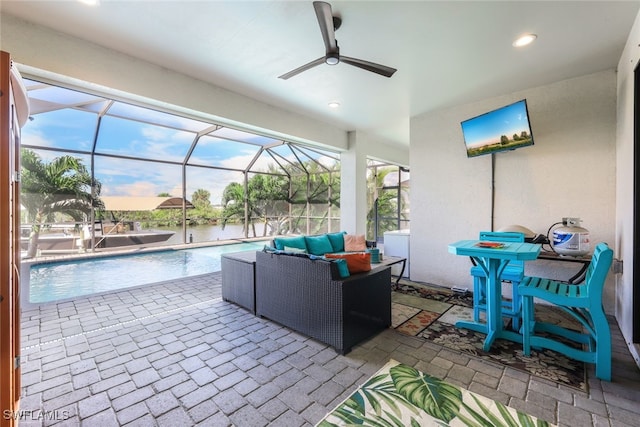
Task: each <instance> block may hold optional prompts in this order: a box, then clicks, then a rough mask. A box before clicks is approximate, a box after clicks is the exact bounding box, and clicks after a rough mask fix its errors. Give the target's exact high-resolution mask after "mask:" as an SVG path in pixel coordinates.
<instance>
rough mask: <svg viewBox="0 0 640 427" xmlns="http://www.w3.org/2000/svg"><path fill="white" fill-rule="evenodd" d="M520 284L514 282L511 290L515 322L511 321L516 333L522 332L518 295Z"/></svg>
mask: <svg viewBox="0 0 640 427" xmlns="http://www.w3.org/2000/svg"><path fill="white" fill-rule="evenodd" d="M519 285H520V283H519V282H512V285H511V289H513V291H512V292H511V309H512V312H513V320H512V321H511V323H512V325H513V330H514V331H516V332H517V331H519V330H520V312H521V309H520V295H519V294H518V286H519Z"/></svg>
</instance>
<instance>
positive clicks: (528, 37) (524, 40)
mask: <svg viewBox="0 0 640 427" xmlns="http://www.w3.org/2000/svg"><path fill="white" fill-rule="evenodd" d="M537 38H538V36H537V35H535V34H523V35H521V36H520V37H518V38H517V39H516V40H515V41H514V42H513V43H512V45H513V47H522V46H526V45H528V44H531V43H533V41H534V40H535V39H537Z"/></svg>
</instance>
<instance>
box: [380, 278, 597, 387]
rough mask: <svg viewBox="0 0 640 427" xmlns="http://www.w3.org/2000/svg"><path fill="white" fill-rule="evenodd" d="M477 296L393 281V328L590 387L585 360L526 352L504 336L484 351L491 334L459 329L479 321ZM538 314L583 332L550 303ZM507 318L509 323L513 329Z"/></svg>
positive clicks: (522, 368)
mask: <svg viewBox="0 0 640 427" xmlns="http://www.w3.org/2000/svg"><path fill="white" fill-rule="evenodd" d="M472 307H473V295H472V294H471V293H470V292H467V293H463V294H461V293H454V292H452V291H451V290H449V289H447V288H443V287H438V286H432V285H423V284H417V283H414V282H408V281H404V280H403V281H402V282H401V283H400V284H399V285H395V284H394V285H393V292H392V326H393V327H394V328H395V329H396V331H397V332H399V333H401V334H404V335H410V336H415V337H417V338H422V339H425V340H429V341H431V342H434V343H437V344H440V345H442V346H443V347H447V348H450V349H452V350H456V351H459V352H462V353H467V354H470V355H473V356H477V357H481V358H483V359H486V360H491V361H493V362H496V363H500V364H502V365H507V366H510V367H512V368H515V369H518V370H521V371H524V372H527V373H529V374H531V375H535V376H537V377H541V378H546V379H548V380H551V381H554V382H557V383H560V384H564V385H567V386H570V387H574V388H576V389H579V390H582V391H586V390H587V382H586V378H585V377H586V371H585V365H584V363H583V362H580V361H576V360H573V359H569V358H567V357H565V356H564V355H562V354H560V353H557V352H554V351H552V350H546V349H545V350H542V351H535V350H532V352H531V357H526V356H524V354H523V353H522V344H521V343H516V342H512V341H509V340H503V339H498V340H496V341H495V342H494V344H493V346H492V347H491V350H490V351H489V352H485V351H483V350H482V343H483V341H484V338H485V335H484V334H482V333H479V332H474V331H470V330H468V329H462V328H456V327H455V323H456V321H458V320H463V319H464V320H472V319H473V308H472ZM536 316H537V317H540V318H541V319H544V320H545V321H546V322H550V323H555V324H562V325H563V326H565V327H569V328H573V329H576V330H579V325H578V324H577V322H575V321H574V320H573V319H572V318H571V317H569V316H568V315H566V314H565V313H563V312H562V311H560V310H557V309H554V308H553V307H550V306H542V307H538V306H536ZM509 326H510V325H509V324H508V322H506V321H505V327H509Z"/></svg>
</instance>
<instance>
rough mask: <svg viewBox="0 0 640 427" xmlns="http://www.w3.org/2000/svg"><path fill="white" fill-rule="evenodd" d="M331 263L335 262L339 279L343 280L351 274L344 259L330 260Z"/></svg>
mask: <svg viewBox="0 0 640 427" xmlns="http://www.w3.org/2000/svg"><path fill="white" fill-rule="evenodd" d="M330 261H331V262H335V263H336V265H337V266H338V273H340V277H341V278H343V279H345V278H347V277H349V276H350V275H351V274H350V273H349V265H347V260H346V259H344V258H339V259H332V260H330Z"/></svg>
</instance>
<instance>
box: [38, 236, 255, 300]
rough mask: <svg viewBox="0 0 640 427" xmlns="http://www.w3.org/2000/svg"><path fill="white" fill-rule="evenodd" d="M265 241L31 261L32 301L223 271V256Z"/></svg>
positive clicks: (62, 297) (88, 293) (253, 247)
mask: <svg viewBox="0 0 640 427" xmlns="http://www.w3.org/2000/svg"><path fill="white" fill-rule="evenodd" d="M264 244H265V242H264V241H262V242H246V243H234V244H229V245H219V246H208V247H203V248H194V249H180V250H163V251H158V252H149V253H144V254H134V255H116V256H108V257H101V258H91V259H83V260H72V261H58V262H52V263H45V264H36V265H32V266H31V268H30V271H29V302H30V303H36V304H37V303H43V302H51V301H58V300H63V299H68V298H73V297H78V296H83V295H91V294H96V293H100V292H106V291H113V290H118V289H124V288H130V287H133V286H140V285H146V284H149V283H155V282H162V281H165V280H174V279H178V278H182V277H188V276H195V275H198V274H206V273H213V272H215V271H220V256H221V255H222V254H224V253H229V252H240V251H249V250H260V249H262V248H263V247H264Z"/></svg>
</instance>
